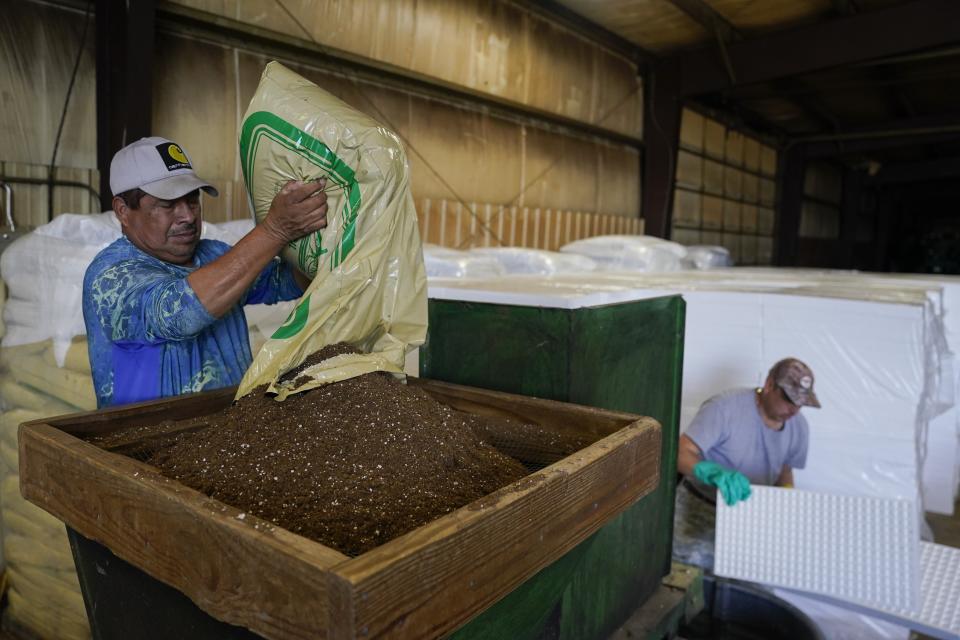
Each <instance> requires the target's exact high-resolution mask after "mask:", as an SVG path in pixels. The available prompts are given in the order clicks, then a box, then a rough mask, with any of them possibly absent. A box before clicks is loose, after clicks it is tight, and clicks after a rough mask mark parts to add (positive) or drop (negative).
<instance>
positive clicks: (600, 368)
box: [420, 296, 684, 640]
mask: <svg viewBox="0 0 960 640" xmlns="http://www.w3.org/2000/svg"><path fill="white" fill-rule="evenodd" d="M429 314H430V315H429V331H428V336H427V343H426V344H425V345H424V347H423V348H422V349H421V361H420V362H421V374H422V375H423V376H424V377H427V378H431V379H434V380H445V381H448V382H454V383H458V384H466V385H470V386H476V387H483V388H487V389H497V390H500V391H507V392H511V393H519V394H523V395H529V396H536V397H540V398H549V399H553V400H562V401H568V402H576V403H578V404H584V405H590V406H596V407H601V408H605V409H615V410H620V411H631V412H634V413H639V414H643V415H649V416H652V417H654V418H656V419H657V420H658V421H660V423H661V424H662V425H663V444H662V451H661V471H660V485H659V487H658V488H657V490H656V491H654V492H653V493H651V494H650V495H648V496H646V497H645V498H643V499H642V500H640V501H639V502H637V503H636V504H634V505H633V506H631V507H630V508H629V509H627V510H626V511H625V512H624V513H622V514H621V515H619V516H618V517H616V518H614V519H613V520H611V521H610V522H609V523H607V524H606V525H605V526H604V527H603V528H602V529H601V530H600V531H598V532H597V533H595V534H594V535H593V536H591V537H590V538H588V539H587V540H585V541H584V542H582V543H581V544H580V545H578V546H577V547H576V548H574V549H573V550H571V551H570V552H569V553H568V554H567V555H565V556H564V557H563V558H562V559H560V560H559V561H557V562H555V563H554V564H553V565H551V566H549V567H547V568H546V569H544V570H543V571H541V572H540V573H538V574H537V575H535V576H534V577H533V578H531V579H530V580H528V581H527V582H526V583H524V584H523V585H521V586H520V587H519V588H518V589H516V590H515V591H514V592H513V593H511V594H509V595H508V596H506V597H505V598H503V599H502V600H501V601H500V602H498V603H497V604H495V605H494V606H493V607H491V608H490V609H488V610H487V611H485V612H483V613H482V614H480V615H479V616H477V617H476V618H474V619H473V620H472V621H471V622H469V623H468V624H467V625H465V626H464V627H462V628H461V629H460V630H458V631H457V632H456V633H455V634H454V636H455V637H457V638H462V639H466V638H471V639H472V638H491V639H492V638H505V637H509V638H541V637H548V636H549V637H560V638H569V639H571V640H572V639H580V638H596V637H605V636H607V635H609V634H610V633H611V632H612V631H613V630H614V629H615V628H617V627H618V626H619V625H620V624H622V623H623V622H624V621H625V620H626V619H627V617H628V616H629V614H630V612H631V611H633V610H634V609H635V608H636V607H637V606H638V605H639V604H640V603H642V602H643V601H644V600H645V599H646V598H647V597H648V596H649V595H650V594H652V593H653V592H654V591H655V590H656V589H657V587H658V585H659V584H660V580H661V579H662V577H663V576H665V575H667V574H668V573H669V572H670V553H671V545H670V542H671V539H672V535H673V531H672V528H673V500H674V488H675V483H674V478H675V475H676V451H677V437H678V436H677V430H678V420H679V412H680V387H681V376H682V364H683V327H684V303H683V300H682V298H680V297H679V296H667V297H662V298H651V299H648V300H638V301H634V302H625V303H621V304H614V305H608V306H603V307H593V308H585V309H569V310H568V309H543V308H535V307H520V306H511V305H497V304H482V303H470V302H457V301H446V300H431V301H430V310H429Z"/></svg>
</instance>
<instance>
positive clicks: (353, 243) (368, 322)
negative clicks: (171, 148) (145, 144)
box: [237, 62, 427, 400]
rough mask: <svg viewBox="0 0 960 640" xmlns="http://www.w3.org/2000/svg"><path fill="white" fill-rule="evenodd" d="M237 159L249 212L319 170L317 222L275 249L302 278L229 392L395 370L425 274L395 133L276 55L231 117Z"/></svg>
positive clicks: (419, 323)
mask: <svg viewBox="0 0 960 640" xmlns="http://www.w3.org/2000/svg"><path fill="white" fill-rule="evenodd" d="M240 158H241V163H242V168H243V175H244V179H245V180H246V185H247V192H248V194H249V195H250V201H251V208H252V209H253V211H254V212H255V216H256V219H257V221H258V222H259V221H261V220H263V218H264V217H266V215H267V212H268V211H269V209H270V203H271V201H272V200H273V197H274V195H276V193H277V192H278V191H279V190H280V188H281V187H282V186H283V185H284V184H285V183H287V182H288V181H290V180H319V179H320V178H326V180H327V186H326V191H327V203H328V213H327V228H326V229H324V230H322V231H320V232H317V233H315V234H312V235H310V236H307V237H306V238H302V239H300V240H298V241H296V242H293V243H291V245H290V246H288V247H287V248H286V249H285V250H284V252H283V254H282V257H283V259H285V260H287V261H288V262H291V263H292V264H294V265H295V266H297V267H298V268H299V269H300V270H301V271H303V272H304V273H306V274H307V275H309V276H312V277H313V282H312V283H311V284H310V286H309V287H308V289H307V291H306V292H305V293H304V295H303V297H302V298H301V299H300V302H299V303H298V304H297V306H296V308H295V309H294V311H293V312H292V313H291V314H290V317H289V318H288V319H287V321H286V322H285V323H284V324H283V325H282V326H281V327H280V328H279V329H278V330H277V331H276V332H275V333H274V334H273V336H271V337H270V339H268V340H267V342H266V343H265V344H264V346H263V347H262V348H261V349H260V351H259V352H258V354H257V356H256V358H255V359H254V361H253V364H252V365H251V366H250V368H249V369H248V370H247V373H246V375H245V376H244V378H243V380H242V381H241V383H240V388H239V389H238V391H237V397H238V398H239V397H241V396H243V395H246V394H247V393H249V392H250V391H252V390H253V389H254V388H256V387H258V386H260V385H264V384H266V385H269V391H271V392H275V393H277V394H278V395H277V399H278V400H283V399H284V398H286V397H287V396H288V395H289V394H291V393H297V392H300V391H305V390H307V389H312V388H314V387H318V386H321V385H323V384H327V383H330V382H336V381H338V380H344V379H346V378H351V377H354V376H358V375H361V374H364V373H369V372H371V371H391V372H394V373H401V372H402V371H403V361H404V356H405V355H406V353H407V352H408V351H410V350H412V349H413V348H414V347H416V346H417V345H420V344H422V343H423V341H424V339H425V337H426V330H427V280H426V272H425V270H424V267H423V249H422V246H421V242H420V233H419V231H418V229H417V218H416V210H415V209H414V205H413V198H412V197H411V195H410V185H409V179H408V174H409V165H408V163H407V157H406V154H405V152H404V150H403V146H402V145H401V143H400V140H399V138H397V136H396V135H395V134H394V133H392V132H390V131H388V130H387V129H385V128H384V127H382V126H381V125H379V124H377V123H376V122H375V121H374V120H372V119H370V118H369V117H368V116H366V115H364V114H362V113H360V112H359V111H357V110H355V109H354V108H352V107H350V106H349V105H347V104H345V103H344V102H342V101H341V100H339V99H338V98H335V97H334V96H332V95H330V94H329V93H327V92H326V91H324V90H322V89H320V88H319V87H317V86H316V85H314V84H313V83H311V82H310V81H309V80H306V79H305V78H302V77H300V76H299V75H297V74H295V73H293V72H292V71H290V70H289V69H287V68H285V67H284V66H283V65H280V64H279V63H277V62H271V63H269V64H268V65H267V67H266V69H265V70H264V72H263V76H262V77H261V79H260V85H259V87H258V88H257V91H256V93H255V94H254V96H253V100H252V101H251V102H250V106H249V107H248V108H247V112H246V114H245V115H244V118H243V122H242V123H241V127H240ZM337 342H348V343H350V344H352V345H354V346H355V347H357V348H358V349H359V350H360V351H362V352H363V355H346V356H338V357H336V358H332V359H330V360H327V361H326V362H323V363H320V364H319V365H314V366H312V367H310V368H308V369H306V370H304V371H303V373H302V374H301V375H298V376H297V378H296V380H290V381H285V382H283V383H280V382H278V378H279V377H280V376H281V375H283V374H284V373H286V372H287V371H290V370H291V369H293V368H295V367H297V366H298V365H300V364H301V363H302V362H303V361H304V360H305V359H306V358H307V356H309V355H310V354H312V353H313V352H315V351H317V350H319V349H321V348H322V347H324V346H326V345H329V344H335V343H337Z"/></svg>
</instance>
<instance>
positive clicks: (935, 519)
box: [927, 500, 960, 547]
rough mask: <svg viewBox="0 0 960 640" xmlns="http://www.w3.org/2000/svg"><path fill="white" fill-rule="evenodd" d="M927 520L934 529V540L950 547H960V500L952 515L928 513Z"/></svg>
mask: <svg viewBox="0 0 960 640" xmlns="http://www.w3.org/2000/svg"><path fill="white" fill-rule="evenodd" d="M927 522H928V523H929V524H930V528H931V529H933V541H934V542H936V543H937V544H945V545H947V546H950V547H960V500H958V501H957V503H956V505H954V512H953V515H952V516H941V515H937V514H935V513H928V514H927Z"/></svg>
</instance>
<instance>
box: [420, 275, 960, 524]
mask: <svg viewBox="0 0 960 640" xmlns="http://www.w3.org/2000/svg"><path fill="white" fill-rule="evenodd" d="M665 293H673V294H676V293H679V294H682V295H683V297H684V300H685V301H686V304H687V314H686V315H687V325H686V345H687V348H686V349H685V350H684V366H683V375H684V379H683V404H682V406H681V415H680V426H681V430H683V429H684V428H685V427H686V425H687V424H689V422H690V420H692V418H693V416H694V415H695V414H696V411H697V410H698V409H699V407H700V405H701V404H702V403H703V402H704V401H705V400H707V399H708V398H709V397H711V396H712V395H714V394H716V393H719V392H721V391H723V390H725V389H730V388H735V387H752V386H758V385H760V384H762V382H763V380H764V378H765V376H766V373H767V371H768V369H769V367H770V366H771V365H772V364H773V363H774V362H776V361H777V360H778V359H780V358H782V357H785V356H788V355H792V356H796V357H799V358H801V359H803V360H805V361H806V362H807V363H808V364H810V365H811V367H812V368H813V370H814V372H815V374H816V376H817V383H816V384H817V393H818V395H819V397H820V400H821V402H822V403H823V409H821V410H816V411H813V410H811V411H807V412H805V413H806V414H807V417H808V421H809V423H810V428H811V442H810V452H809V456H808V459H807V467H806V469H804V470H798V471H797V472H796V473H795V478H796V482H797V486H798V487H801V488H805V489H810V490H824V491H831V492H837V493H846V494H850V495H871V496H877V497H897V498H905V499H910V500H914V501H916V502H917V503H918V504H919V503H920V500H921V499H922V498H923V497H925V495H926V494H928V493H929V494H930V496H931V497H934V496H936V497H937V499H936V501H935V505H934V504H928V503H926V502H925V503H924V506H926V507H928V508H931V507H933V506H936V507H937V508H938V509H945V510H952V501H951V500H949V499H944V496H946V497H947V498H949V497H952V495H953V486H952V485H953V483H952V478H953V475H954V473H953V467H954V466H955V465H954V456H953V452H954V450H955V449H956V447H953V446H951V447H945V448H944V449H945V451H946V452H947V453H945V454H944V455H943V456H939V457H938V456H930V455H927V436H928V434H929V431H930V425H931V424H933V425H935V426H936V427H937V428H938V433H939V432H940V431H939V430H941V429H942V425H941V423H942V422H943V421H945V420H946V421H947V422H948V423H949V424H952V421H951V418H949V417H943V416H944V413H945V412H946V411H949V410H950V409H951V406H952V405H953V402H954V400H953V395H954V393H953V386H954V378H953V374H952V373H951V372H952V368H953V359H952V358H951V354H950V353H949V350H948V349H947V347H946V340H945V334H944V329H943V322H942V313H943V305H942V291H941V289H940V288H938V287H936V286H934V285H932V284H930V283H926V282H911V281H908V280H904V279H900V280H895V279H885V280H879V279H878V280H873V279H871V278H868V277H853V276H849V275H848V276H847V277H846V278H839V277H838V278H835V279H832V280H831V279H820V280H818V279H817V278H815V277H813V276H805V275H802V274H797V273H792V272H791V273H786V274H782V273H777V272H770V271H763V272H759V271H756V270H720V271H710V272H676V273H671V274H636V273H619V274H617V273H589V274H581V275H555V276H552V277H539V278H533V277H529V276H511V277H502V278H496V279H492V278H482V279H480V278H478V279H471V280H466V279H440V278H435V279H432V280H431V282H430V296H431V297H432V298H444V299H448V300H461V301H469V302H488V303H493V304H512V305H525V306H532V307H562V308H569V309H575V308H582V307H596V306H601V305H606V304H617V303H622V302H627V301H630V300H638V299H642V298H650V297H655V296H659V295H663V294H665ZM948 430H949V429H948ZM927 463H929V465H931V466H932V465H941V466H940V467H938V470H937V472H936V473H932V472H931V473H926V471H927V469H925V467H924V465H925V464H927ZM943 466H945V467H947V468H948V469H949V472H948V473H943V471H942V468H943ZM931 471H932V469H931ZM924 476H929V477H931V478H937V481H936V482H937V483H936V484H935V485H933V486H931V487H924V486H923V478H924ZM948 512H949V511H948Z"/></svg>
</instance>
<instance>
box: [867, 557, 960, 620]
mask: <svg viewBox="0 0 960 640" xmlns="http://www.w3.org/2000/svg"><path fill="white" fill-rule="evenodd" d="M920 564H921V570H920V575H921V578H920V613H919V614H913V613H912V612H910V611H895V612H890V613H892V614H893V615H892V616H882V617H885V618H887V619H889V620H892V621H894V622H898V623H900V624H903V625H905V626H908V627H910V628H911V629H913V630H914V631H919V632H921V633H924V634H926V635H928V636H933V637H935V638H960V549H957V548H954V547H946V546H944V545H942V544H933V543H931V542H921V543H920Z"/></svg>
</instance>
